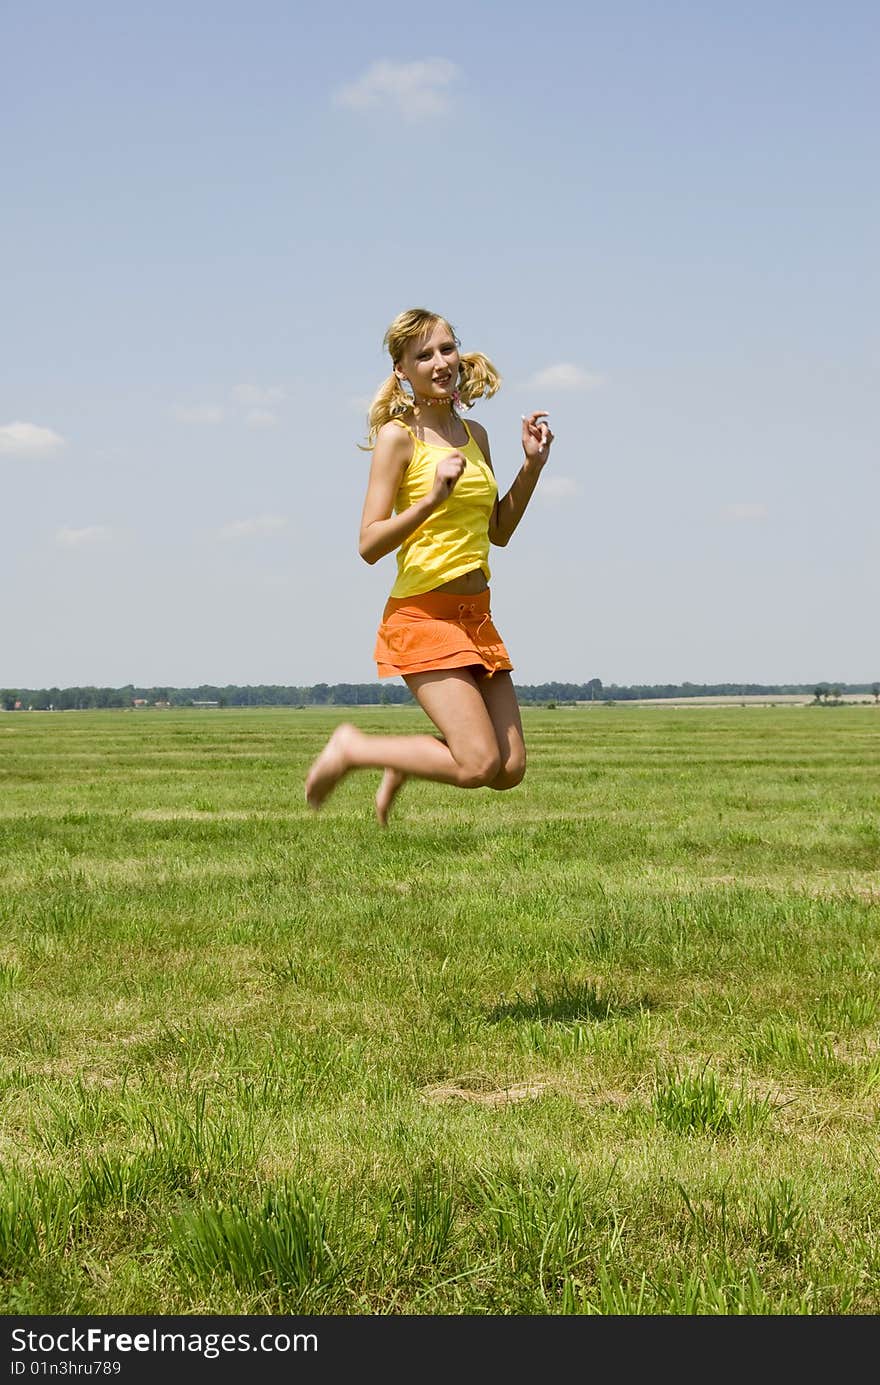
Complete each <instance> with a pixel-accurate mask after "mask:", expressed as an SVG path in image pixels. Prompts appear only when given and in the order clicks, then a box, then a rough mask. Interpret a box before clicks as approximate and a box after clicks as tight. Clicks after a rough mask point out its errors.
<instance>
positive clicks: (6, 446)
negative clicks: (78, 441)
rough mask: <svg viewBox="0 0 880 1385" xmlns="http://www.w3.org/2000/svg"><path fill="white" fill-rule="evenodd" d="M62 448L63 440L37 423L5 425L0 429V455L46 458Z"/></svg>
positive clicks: (49, 429)
mask: <svg viewBox="0 0 880 1385" xmlns="http://www.w3.org/2000/svg"><path fill="white" fill-rule="evenodd" d="M63 446H64V439H63V438H62V437H61V436H60V435H59V434H58V433H55V432H53V430H52V429H51V428H41V427H40V426H39V424H37V423H6V424H4V425H3V427H0V453H6V454H8V455H9V456H10V457H47V456H48V455H49V453H50V452H57V451H58V448H59V447H63Z"/></svg>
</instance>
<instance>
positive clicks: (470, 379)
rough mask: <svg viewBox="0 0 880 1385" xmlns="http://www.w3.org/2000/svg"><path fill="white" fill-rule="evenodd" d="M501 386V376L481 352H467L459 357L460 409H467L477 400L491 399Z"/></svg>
mask: <svg viewBox="0 0 880 1385" xmlns="http://www.w3.org/2000/svg"><path fill="white" fill-rule="evenodd" d="M500 386H501V376H500V375H499V374H498V371H497V370H496V369H495V367H494V365H493V364H492V362H491V361H490V360H489V357H488V356H484V355H483V353H482V352H481V351H468V352H466V353H464V354H463V355H462V357H461V365H460V369H459V375H458V393H459V395H460V397H461V407H462V408H463V409H469V408H471V406H472V405H473V404H474V403H476V401H477V400H478V399H491V397H492V395H493V394H495V393H496V392H497V391H498V389H499V388H500Z"/></svg>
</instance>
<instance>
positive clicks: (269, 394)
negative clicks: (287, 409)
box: [232, 385, 287, 408]
mask: <svg viewBox="0 0 880 1385" xmlns="http://www.w3.org/2000/svg"><path fill="white" fill-rule="evenodd" d="M232 398H233V399H234V400H235V402H236V404H249V405H252V406H254V407H257V408H259V407H261V406H265V405H267V404H280V403H281V401H282V399H286V398H287V390H285V389H284V388H283V387H282V386H281V385H235V386H234V387H233V390H232Z"/></svg>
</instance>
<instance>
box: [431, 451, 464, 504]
mask: <svg viewBox="0 0 880 1385" xmlns="http://www.w3.org/2000/svg"><path fill="white" fill-rule="evenodd" d="M466 462H467V458H466V457H463V456H462V455H461V453H460V452H448V453H447V454H446V456H445V457H443V458H441V460H440V461H439V462H438V463H437V470H436V471H435V472H434V486H433V489H432V491H431V494H432V496H433V499H434V502H435V504H437V505H441V504H442V503H443V501H444V500H448V499H449V497H450V495H451V494H452V492H453V490H454V489H455V483H456V481H458V480H459V478H460V476H461V473H462V472H463V471H464V469H465V464H466Z"/></svg>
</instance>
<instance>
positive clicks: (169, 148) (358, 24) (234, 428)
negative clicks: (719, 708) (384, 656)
mask: <svg viewBox="0 0 880 1385" xmlns="http://www.w3.org/2000/svg"><path fill="white" fill-rule="evenodd" d="M0 37H2V42H3V49H4V54H5V60H4V82H3V88H2V93H0V128H2V131H3V132H4V133H3V135H2V140H3V148H2V158H3V170H4V179H3V188H4V195H3V204H4V211H3V216H2V218H0V249H2V254H3V264H4V268H5V273H4V275H3V281H2V288H0V316H2V320H3V324H4V330H3V332H2V334H0V367H2V369H0V478H2V496H3V505H2V510H0V553H2V557H0V577H2V583H3V592H4V596H5V600H4V603H3V604H4V616H3V638H2V644H0V685H2V686H11V687H17V686H21V687H37V686H45V685H53V684H55V685H60V686H65V685H69V684H93V683H94V684H101V685H105V684H109V685H113V686H116V685H120V684H123V683H127V682H133V683H135V684H146V685H152V684H172V685H177V686H186V685H190V684H194V683H201V682H209V683H220V684H223V683H227V682H231V683H261V682H267V683H285V684H311V683H315V682H320V681H323V682H329V683H333V682H340V681H351V682H373V681H376V672H375V665H374V664H373V661H372V650H373V640H374V635H375V628H376V624H377V622H378V619H379V616H380V613H381V609H382V606H383V605H384V601H385V599H386V596H387V593H388V591H389V590H390V588H391V585H392V583H393V580H394V558H393V556H389V557H387V558H385V559H383V560H382V561H381V562H379V563H378V564H376V565H375V566H374V567H369V566H367V565H366V564H364V563H363V561H362V560H361V559H360V558H359V557H358V554H357V530H358V524H359V519H360V512H361V506H362V503H363V494H364V484H365V480H366V475H367V470H368V457H367V454H365V453H363V452H361V451H358V448H357V443H358V442H360V441H363V438H364V405H365V401H366V400H367V399H368V398H369V397H370V396H371V394H372V393H373V391H374V389H375V388H376V386H377V385H378V383H379V382H380V380H381V379H382V377H383V376H384V375H385V374H386V373H387V370H388V363H387V360H386V359H385V358H384V357H383V354H382V336H383V333H384V331H385V328H386V326H387V324H388V323H389V321H390V320H391V318H392V317H394V316H395V314H396V313H397V312H399V311H400V310H401V309H403V308H405V307H409V306H413V305H423V306H427V307H429V308H431V309H432V310H434V311H437V312H440V313H443V314H445V315H446V316H448V318H449V319H450V320H451V321H452V323H453V325H454V326H455V328H456V330H457V332H458V334H459V336H460V337H461V339H462V342H463V345H464V347H465V349H477V350H482V351H485V352H486V353H487V354H488V355H489V356H491V357H492V359H493V360H494V362H495V364H496V365H497V367H498V369H499V371H500V373H501V375H502V376H503V380H504V384H503V386H502V389H501V391H500V393H499V394H498V395H497V396H496V397H495V398H494V399H492V400H490V401H485V402H484V403H482V404H480V405H479V406H478V407H477V408H476V409H475V410H474V417H476V418H479V419H480V421H481V422H483V423H484V424H485V425H486V427H487V428H488V430H489V435H490V439H491V443H492V452H493V460H494V465H495V470H496V473H497V475H498V478H499V484H500V485H501V487H502V491H503V490H505V489H506V488H507V486H508V485H509V483H510V481H511V480H512V479H513V476H514V474H515V472H516V470H517V467H518V465H519V460H520V456H521V452H520V447H519V431H520V417H521V415H522V414H523V413H526V412H528V411H530V410H531V409H537V408H544V409H547V410H549V412H550V416H551V419H552V424H553V428H554V431H555V434H556V442H555V443H554V446H553V450H552V454H551V459H550V462H549V464H548V466H547V468H546V470H545V472H544V474H543V476H542V479H541V482H540V485H539V488H538V491H537V492H536V495H535V497H534V499H533V501H532V504H531V506H530V508H529V510H528V511H527V513H526V515H525V518H524V519H523V521H522V524H521V526H520V528H519V530H518V531H517V533H516V534H515V536H514V538H513V540H512V542H511V544H510V545H509V547H508V548H506V549H503V550H501V549H495V550H493V551H492V555H491V556H492V592H493V597H492V606H493V613H494V616H495V619H496V623H497V624H498V626H499V628H500V629H501V631H502V633H503V635H504V637H505V640H506V642H507V645H508V648H509V650H510V652H511V656H512V659H513V663H514V665H515V673H514V678H515V680H516V681H518V682H521V683H538V682H544V681H549V680H554V679H559V680H566V681H567V680H571V681H576V682H585V681H586V680H588V679H589V678H593V677H599V678H601V679H602V680H603V682H606V683H610V682H616V683H621V684H624V683H654V682H681V681H684V680H690V681H692V682H716V681H728V680H730V681H738V680H743V681H756V682H771V683H772V682H802V681H804V682H811V681H814V680H818V679H828V680H830V681H836V680H840V681H849V682H856V681H865V680H867V681H872V680H873V679H875V678H878V677H880V649H878V640H877V625H878V621H877V605H878V602H877V595H876V592H877V577H876V557H877V551H878V539H880V520H878V514H880V495H878V490H880V487H878V431H880V430H878V410H877V398H878V383H880V333H878V321H880V313H878V307H880V304H878V279H877V246H878V243H880V238H878V229H880V228H878V179H877V167H878V159H877V156H878V138H877V132H878V129H880V120H878V117H880V110H878V105H880V101H878V94H877V93H878V89H880V88H878V83H877V80H876V76H877V59H878V48H880V43H878V40H880V11H878V9H877V6H876V5H874V4H869V3H846V2H845V0H844V3H842V4H839V5H837V6H834V7H832V6H827V5H821V6H820V5H818V4H813V3H810V2H809V0H808V3H803V4H801V3H794V0H791V3H770V4H761V5H758V4H748V3H746V4H739V5H727V6H722V5H706V4H687V3H682V4H675V3H672V4H668V5H664V6H658V5H655V4H648V3H626V0H624V3H621V4H618V5H614V6H607V5H603V6H599V5H594V4H591V3H586V4H579V5H577V6H575V5H573V4H572V5H567V4H561V3H557V2H556V0H548V3H544V4H542V5H540V6H535V5H526V4H524V3H520V0H515V2H514V3H512V4H506V5H504V6H500V5H498V4H485V3H476V4H471V5H469V6H467V7H460V6H458V7H454V8H452V9H450V8H449V7H446V8H443V7H441V8H437V7H419V6H413V5H408V6H404V7H382V8H381V9H380V8H378V7H374V6H368V5H354V4H348V3H343V4H337V5H335V6H332V7H331V6H325V7H312V6H309V7H305V6H302V5H299V4H292V3H291V4H282V3H276V2H275V0H255V2H254V3H251V4H250V5H249V6H248V7H243V6H238V5H235V6H234V5H231V4H227V3H224V2H223V0H217V2H215V3H212V4H211V5H208V4H206V3H202V2H201V0H197V2H196V3H183V4H180V3H177V4H174V5H172V4H170V3H166V0H157V3H154V4H152V5H151V6H149V7H141V6H134V5H122V6H120V5H119V4H113V5H111V4H103V3H101V4H97V3H90V2H89V0H83V3H82V4H80V5H77V6H70V5H66V4H65V5H62V4H60V3H39V0H37V2H36V3H34V4H31V5H19V6H17V7H15V8H13V7H7V10H6V12H5V15H4V17H3V18H2V20H0Z"/></svg>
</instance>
